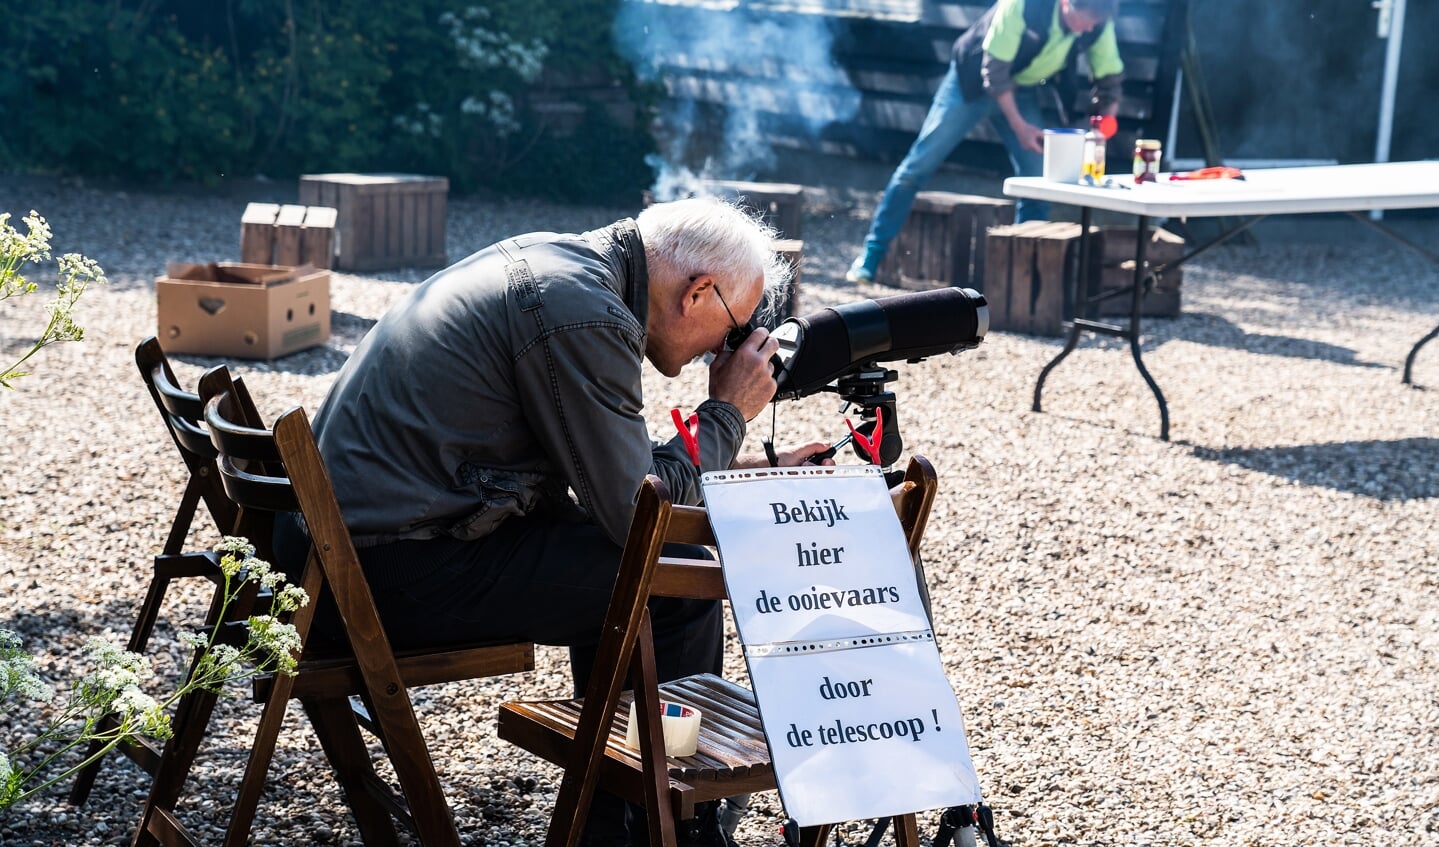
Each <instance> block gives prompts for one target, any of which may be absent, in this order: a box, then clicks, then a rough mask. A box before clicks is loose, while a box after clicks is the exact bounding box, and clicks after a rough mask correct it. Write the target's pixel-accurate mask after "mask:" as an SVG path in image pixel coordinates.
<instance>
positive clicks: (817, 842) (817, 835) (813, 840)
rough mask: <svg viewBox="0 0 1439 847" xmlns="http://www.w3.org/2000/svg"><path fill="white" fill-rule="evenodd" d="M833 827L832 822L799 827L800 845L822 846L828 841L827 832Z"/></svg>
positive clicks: (809, 846)
mask: <svg viewBox="0 0 1439 847" xmlns="http://www.w3.org/2000/svg"><path fill="white" fill-rule="evenodd" d="M833 829H834V824H828V823H826V824H820V825H819V826H805V827H800V830H799V843H800V847H824V845H825V843H826V842H828V841H829V834H830V832H831V831H832V830H833Z"/></svg>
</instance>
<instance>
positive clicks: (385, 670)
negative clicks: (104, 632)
mask: <svg viewBox="0 0 1439 847" xmlns="http://www.w3.org/2000/svg"><path fill="white" fill-rule="evenodd" d="M200 396H201V398H202V399H203V400H204V403H205V425H206V427H207V428H208V429H209V432H210V440H211V443H212V444H213V445H214V446H215V449H216V453H217V456H216V464H217V467H218V469H219V474H220V479H221V482H222V483H223V486H224V490H225V493H226V494H227V495H228V496H229V498H230V499H231V500H233V501H234V502H235V503H236V504H237V505H239V506H240V507H241V509H244V510H255V511H266V512H292V511H297V512H299V513H300V514H301V516H302V517H303V518H304V521H305V524H306V527H307V528H308V531H309V535H310V541H311V544H310V552H309V555H308V557H307V560H306V563H305V565H304V568H303V569H302V571H301V572H300V574H299V575H298V576H299V579H298V580H294V579H292V580H291V581H292V582H294V583H295V584H298V585H299V586H300V587H301V588H303V589H304V590H305V592H306V593H307V594H308V595H309V596H310V598H311V601H312V602H310V603H309V604H307V605H306V606H303V607H301V608H300V609H299V610H297V611H296V612H295V613H294V615H293V617H292V619H291V623H292V624H293V625H294V627H295V629H296V631H297V632H298V633H299V635H300V639H301V642H302V644H304V643H306V642H307V641H308V636H309V632H310V626H311V623H312V622H313V620H314V613H315V608H316V606H317V605H319V603H318V601H319V599H320V597H321V594H322V592H323V591H328V592H329V593H330V594H331V595H332V596H333V597H334V600H335V604H336V606H337V607H338V608H339V612H340V618H341V620H342V622H343V627H344V631H345V636H346V639H347V640H348V642H349V646H350V649H351V650H352V651H353V654H354V660H355V663H356V664H357V665H358V666H359V669H360V675H361V677H362V679H363V681H364V689H365V691H364V697H365V702H366V705H367V706H368V707H369V709H370V712H371V716H372V717H373V720H374V723H375V724H376V725H377V726H378V727H379V731H380V736H381V738H382V739H384V742H385V747H386V750H387V752H388V753H389V756H390V761H391V764H392V765H393V766H394V768H395V771H396V772H397V775H398V776H399V780H400V783H401V785H402V787H403V788H404V793H405V800H406V802H407V803H408V805H409V812H410V815H411V816H412V817H413V819H414V821H415V823H416V825H417V826H418V827H419V828H420V831H421V836H422V840H426V839H425V836H426V831H427V829H429V830H430V831H432V832H433V833H434V837H435V838H437V839H438V840H439V841H448V840H450V838H451V837H452V836H453V833H454V823H453V820H452V818H451V815H450V811H449V808H448V806H447V805H446V802H445V799H444V794H443V791H442V790H441V788H440V784H439V780H438V777H437V776H436V774H435V769H434V762H433V760H432V759H431V757H430V753H429V748H428V746H427V745H426V744H425V741H424V737H423V736H422V735H421V733H420V729H419V723H418V722H417V720H416V718H415V712H414V708H413V706H412V704H411V701H410V695H409V691H408V689H407V688H406V683H405V681H404V679H403V678H402V676H401V673H400V669H399V665H398V663H397V661H396V657H395V653H394V651H393V650H392V648H391V646H390V642H389V639H388V637H387V636H386V635H385V630H384V627H383V625H382V624H381V622H380V617H379V612H378V611H377V609H376V608H375V602H374V595H373V594H372V593H371V591H370V587H369V583H368V582H367V581H366V580H365V576H364V573H363V571H362V570H361V567H360V561H359V556H358V555H357V554H356V552H355V546H354V542H353V540H352V539H351V538H350V533H349V530H348V529H347V528H346V526H345V521H344V517H343V515H342V513H341V511H340V505H339V502H338V501H337V500H336V498H335V492H334V487H333V485H332V484H331V482H330V477H329V474H328V472H327V471H326V470H325V464H324V461H323V459H322V458H321V456H320V450H319V447H318V445H317V444H316V443H315V434H314V431H313V430H312V429H311V428H310V421H309V419H308V418H307V417H306V415H305V411H304V409H301V408H299V407H295V408H292V409H290V410H289V411H287V412H285V413H284V414H282V415H280V416H279V417H278V418H277V419H276V421H275V425H274V428H273V429H264V428H260V427H255V426H252V425H251V424H250V423H249V419H248V418H247V410H246V408H245V405H244V401H243V398H242V397H241V396H240V395H239V394H238V393H237V392H236V391H235V389H234V385H233V383H232V382H231V380H230V377H229V374H228V372H226V371H225V370H223V369H221V368H216V369H213V370H211V371H208V372H207V373H206V374H205V375H204V376H203V377H201V379H200ZM293 576H294V575H293V574H292V577H293ZM302 650H303V648H302ZM304 668H305V664H304V662H303V661H302V663H301V670H300V673H301V674H303V673H305V669H304ZM294 684H295V683H294V680H293V679H291V678H288V677H279V678H276V679H275V680H274V681H273V683H272V687H271V689H270V698H271V700H274V699H275V698H276V697H280V698H288V697H289V696H290V691H292V690H293V686H294ZM252 766H254V760H253V759H252ZM267 766H268V760H266V762H264V763H263V766H262V769H263V767H267ZM248 780H249V777H248V775H247V782H248ZM247 802H248V801H247ZM237 814H238V813H237ZM252 814H253V809H249V810H246V816H248V815H252Z"/></svg>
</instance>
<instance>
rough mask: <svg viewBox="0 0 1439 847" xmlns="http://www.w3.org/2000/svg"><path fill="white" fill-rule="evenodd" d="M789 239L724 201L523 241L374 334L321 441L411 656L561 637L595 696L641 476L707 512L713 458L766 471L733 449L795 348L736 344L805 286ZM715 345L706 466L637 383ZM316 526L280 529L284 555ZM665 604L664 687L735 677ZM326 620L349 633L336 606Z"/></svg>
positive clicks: (762, 336)
mask: <svg viewBox="0 0 1439 847" xmlns="http://www.w3.org/2000/svg"><path fill="white" fill-rule="evenodd" d="M773 236H774V233H773V232H772V231H771V230H770V229H769V228H768V227H766V226H764V225H763V224H762V223H760V222H759V221H757V220H755V219H754V218H752V217H751V216H749V215H748V214H747V213H745V212H743V211H741V210H740V209H739V208H737V207H735V206H732V205H729V204H727V203H724V202H721V201H719V200H715V199H689V200H680V201H676V202H673V203H661V204H656V205H653V206H651V207H649V208H648V209H646V210H644V211H643V212H642V213H641V214H640V215H639V217H638V219H637V220H629V219H626V220H622V221H619V222H617V223H615V224H612V225H610V226H608V227H605V228H603V229H597V230H593V231H591V232H586V233H582V234H556V233H531V234H528V235H520V236H516V237H514V238H510V239H508V240H505V241H501V242H499V243H498V244H495V245H492V246H490V247H487V248H485V249H484V250H481V251H480V252H478V253H475V254H474V255H472V256H469V257H468V258H466V259H464V260H463V261H461V262H459V263H457V264H455V265H453V266H451V267H449V268H446V269H445V270H443V271H440V272H439V273H437V274H436V275H434V276H433V277H431V278H430V279H428V280H426V281H425V282H424V283H423V284H421V285H420V286H419V287H418V288H416V289H415V290H414V291H413V292H412V293H411V294H410V295H409V296H408V297H407V298H406V299H405V300H404V301H403V302H401V303H400V304H398V305H397V306H395V307H394V308H393V309H392V310H391V311H390V312H388V313H387V314H386V315H385V316H384V317H383V318H381V320H380V321H379V322H378V323H377V324H376V325H375V327H374V328H373V329H371V330H370V332H369V333H368V334H367V335H366V336H365V338H364V340H363V341H362V342H361V343H360V345H359V347H358V348H357V349H356V350H355V352H354V355H352V356H351V357H350V359H349V360H348V361H347V362H346V364H345V366H344V367H343V369H342V370H341V371H340V373H339V375H338V377H337V379H336V381H335V384H334V385H333V387H332V388H331V389H330V391H329V394H328V395H327V396H326V398H325V401H324V403H323V404H322V406H321V407H320V410H319V413H318V415H317V416H316V418H315V430H316V432H317V435H318V438H319V443H320V449H321V452H322V453H323V454H324V458H325V463H326V465H327V466H328V468H329V470H330V474H331V477H332V480H333V482H334V488H335V491H336V493H337V495H338V496H339V499H340V505H341V507H342V510H343V512H344V514H345V520H346V523H347V524H348V526H349V528H350V531H351V533H352V534H353V536H354V538H355V542H356V545H357V547H358V548H359V554H360V559H361V562H362V566H363V568H364V571H365V575H366V578H367V579H368V580H369V582H370V585H371V588H372V589H373V591H374V595H375V601H376V604H377V605H378V607H379V612H380V617H381V619H382V621H383V622H384V625H385V629H386V632H387V634H388V635H389V638H390V640H391V642H392V643H393V644H394V645H395V646H396V647H397V648H406V647H421V646H436V645H444V644H469V643H475V642H480V641H489V640H495V641H499V640H515V641H532V642H535V643H540V644H551V645H563V646H567V647H569V648H570V659H571V668H572V670H573V673H574V684H575V690H576V691H577V692H579V693H583V692H584V690H585V686H586V684H587V682H588V679H589V676H590V673H591V670H592V667H591V666H592V664H593V660H594V651H595V646H596V644H597V642H598V640H599V636H600V629H601V624H602V622H603V619H604V613H605V609H606V606H607V604H608V602H609V598H610V593H611V589H612V588H613V586H614V581H615V577H616V574H617V572H618V568H619V560H620V553H621V549H622V547H623V544H624V541H625V536H626V534H627V532H628V528H629V522H630V518H631V516H632V514H633V510H634V497H635V493H636V492H637V491H638V490H639V486H640V482H641V481H642V480H643V478H644V476H645V475H646V474H650V473H653V474H656V475H657V476H659V477H661V478H662V479H663V480H664V481H665V483H666V485H667V487H668V489H669V491H670V493H671V495H672V496H673V497H674V498H675V500H676V501H677V502H681V503H689V504H695V503H698V502H699V499H700V485H699V477H700V474H701V473H702V472H703V471H708V470H720V469H725V468H732V467H738V466H746V465H755V464H758V463H760V462H763V461H764V460H763V459H762V458H759V457H747V458H741V457H740V456H739V455H738V453H739V449H740V446H741V443H742V442H743V441H744V437H745V425H746V421H748V420H750V419H752V418H753V417H754V416H755V415H757V414H759V412H760V411H761V410H763V409H764V407H765V406H766V405H767V404H768V403H769V401H770V399H771V398H772V397H773V396H774V392H775V387H776V386H775V381H774V378H773V374H772V373H771V370H770V368H771V366H770V357H771V356H772V355H773V354H774V352H775V351H776V349H777V348H778V344H777V342H776V341H775V340H774V339H772V338H770V337H769V334H768V333H767V332H766V331H765V330H764V329H763V328H758V329H756V330H754V331H753V333H751V334H750V335H749V337H748V338H747V339H745V340H744V341H743V343H741V344H739V345H738V346H737V347H736V349H734V350H727V349H725V344H724V341H725V338H726V335H727V334H728V333H729V332H730V331H731V330H732V329H734V328H736V327H738V326H740V325H742V324H744V323H746V322H748V321H749V320H750V318H751V316H752V315H753V314H754V313H755V311H756V310H757V309H758V308H759V307H760V305H761V303H762V302H763V301H764V297H765V292H766V290H769V289H774V288H777V287H780V286H783V285H786V284H787V283H788V282H789V278H790V272H789V269H788V267H787V266H785V265H784V264H783V262H782V261H781V260H780V259H779V258H778V257H777V256H776V254H775V253H774V250H773V248H772V246H771V240H772V238H773ZM706 353H713V354H714V358H713V360H712V361H711V362H710V364H709V371H710V374H709V397H708V398H707V399H705V400H704V401H703V402H701V403H700V404H699V405H698V406H697V407H695V409H694V412H695V413H696V414H697V415H698V418H699V427H698V458H697V460H696V459H695V458H694V457H692V454H691V453H690V451H689V449H688V448H687V447H686V445H685V441H684V439H683V438H682V437H680V436H679V435H676V437H674V438H671V439H669V440H668V441H665V442H654V441H652V440H651V438H650V435H649V433H648V430H647V427H646V424H645V419H644V417H643V415H642V412H643V409H644V397H643V391H642V385H641V374H642V367H643V362H644V360H645V359H648V360H649V361H650V362H651V364H653V365H654V367H655V368H656V369H657V370H658V371H659V372H660V373H662V374H664V375H665V376H667V377H674V376H676V375H678V374H679V372H680V369H681V368H683V367H684V366H685V365H686V364H688V363H690V362H692V361H694V360H695V359H697V358H700V357H702V356H703V355H704V354H706ZM686 417H688V415H686ZM826 446H827V445H825V444H824V443H823V442H814V443H811V444H807V445H804V446H802V447H800V448H798V449H795V450H790V451H787V452H783V453H781V454H780V456H779V460H780V464H783V465H797V464H800V463H801V462H803V461H805V460H806V459H808V458H809V457H810V456H812V455H813V454H815V453H819V452H821V451H823V450H824V449H825V447H826ZM304 533H305V529H304V527H303V526H302V525H301V524H300V522H299V521H298V520H293V521H292V520H282V521H280V522H279V526H278V528H277V530H276V538H275V542H276V543H275V550H276V556H277V558H278V559H280V561H281V562H282V563H283V564H284V565H285V566H288V567H296V566H298V564H299V560H300V559H301V557H303V556H304V554H305V550H306V548H307V543H306V540H305V537H304ZM650 612H651V616H652V621H653V629H654V641H655V648H656V660H657V664H658V670H659V674H660V678H661V679H662V680H665V679H673V678H678V677H683V676H688V675H691V674H696V673H719V672H720V669H721V647H722V642H723V631H722V618H721V607H720V605H719V604H718V603H715V602H710V601H698V600H684V599H676V598H656V599H655V600H653V601H652V602H651V609H650ZM315 626H316V631H317V632H319V633H320V634H322V635H323V634H324V633H326V632H327V631H328V632H330V633H334V632H337V626H338V619H337V616H336V615H335V613H334V609H333V605H331V606H329V607H328V609H327V608H326V607H325V606H323V605H322V607H321V608H320V609H319V610H318V612H317V618H316V623H315ZM625 817H626V809H625V806H624V804H623V803H622V802H620V801H619V800H618V799H617V798H614V797H597V798H596V804H595V807H594V810H593V812H592V813H591V818H590V825H589V827H588V829H587V831H586V843H588V844H593V845H608V844H617V845H622V844H626V843H627V842H628V835H627V825H626V821H625Z"/></svg>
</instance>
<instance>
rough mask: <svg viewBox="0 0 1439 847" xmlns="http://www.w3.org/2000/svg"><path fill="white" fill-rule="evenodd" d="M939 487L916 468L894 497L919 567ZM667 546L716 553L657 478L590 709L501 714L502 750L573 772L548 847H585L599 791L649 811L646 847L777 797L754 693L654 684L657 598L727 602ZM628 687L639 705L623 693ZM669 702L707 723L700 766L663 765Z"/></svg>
mask: <svg viewBox="0 0 1439 847" xmlns="http://www.w3.org/2000/svg"><path fill="white" fill-rule="evenodd" d="M937 487H938V483H937V481H936V478H935V474H934V468H933V467H931V466H930V464H929V462H928V461H926V460H925V459H923V458H921V457H917V456H916V457H914V458H913V459H911V460H910V464H909V468H908V470H907V471H906V474H905V477H904V480H903V481H902V482H901V483H900V484H899V485H897V486H895V487H894V488H893V489H891V496H892V499H893V500H894V504H895V509H896V511H898V513H899V516H900V521H901V524H902V525H903V527H904V531H905V537H906V539H907V540H908V543H909V551H910V555H911V557H912V558H913V557H917V556H918V554H919V545H920V542H921V540H922V538H923V536H924V528H925V523H926V522H927V521H928V518H929V510H930V507H931V505H932V504H933V503H934V495H935V491H936V490H937ZM669 543H680V544H696V545H704V546H713V545H714V543H715V539H714V534H713V531H712V529H711V528H710V524H709V518H708V516H707V514H706V512H705V510H704V509H701V508H695V507H692V506H675V505H672V504H671V503H670V502H669V497H668V494H667V492H666V491H665V488H664V484H663V482H661V481H660V480H659V479H658V478H656V477H653V476H651V477H649V478H647V479H646V480H645V483H644V485H643V486H642V487H641V489H640V494H639V498H638V501H637V504H636V508H635V515H634V519H633V521H632V522H631V524H630V532H629V536H628V538H627V540H626V543H625V550H624V554H623V556H622V558H621V561H620V570H619V576H618V578H617V580H616V583H615V590H614V594H613V595H612V597H611V600H610V606H609V610H608V612H607V615H606V618H605V628H604V635H603V637H602V639H601V641H600V644H599V648H598V652H597V655H596V658H595V671H594V675H593V676H592V678H591V680H590V684H589V687H588V689H587V690H586V692H585V697H584V699H583V700H578V699H574V700H550V701H514V702H508V703H504V704H502V705H501V706H500V714H499V736H500V737H501V738H503V739H505V740H506V741H509V742H511V743H514V744H517V745H519V746H520V747H523V748H525V749H526V750H529V751H530V752H532V753H534V754H536V755H538V756H540V757H542V758H544V759H547V760H549V761H551V762H554V763H555V764H558V765H560V766H562V767H564V769H565V773H564V778H563V780H562V781H561V783H560V791H559V796H558V797H557V798H556V800H555V810H554V813H553V817H552V818H551V820H550V829H549V834H548V835H547V837H546V841H545V843H546V845H547V846H548V847H575V845H576V844H578V843H579V839H580V835H581V832H582V830H583V828H584V823H585V819H586V817H587V815H588V812H589V808H590V803H591V800H592V799H593V797H594V792H595V790H596V789H598V788H603V789H604V790H606V791H609V792H610V793H612V794H616V795H619V796H621V797H624V798H625V799H626V800H629V801H630V802H632V803H636V804H639V805H641V806H643V807H644V808H645V809H646V812H647V814H646V817H647V820H648V826H649V843H650V844H651V845H662V847H674V845H675V820H676V818H679V819H688V818H692V817H694V815H695V805H696V804H697V803H704V802H709V801H713V800H718V799H720V798H723V797H732V796H735V795H739V794H749V793H753V792H755V791H765V790H770V789H773V788H774V787H775V776H774V769H773V767H772V766H771V763H770V756H769V747H768V745H767V744H766V742H765V736H764V731H763V729H762V727H761V725H760V720H759V712H758V710H757V708H756V706H755V700H754V695H753V694H752V693H751V692H750V691H749V690H748V689H746V688H744V687H743V686H740V685H736V684H734V683H732V682H728V681H726V680H723V679H720V678H719V677H716V676H713V675H711V674H703V675H699V676H692V677H687V678H685V679H681V680H676V681H674V682H668V683H664V684H657V682H656V674H655V655H654V642H653V640H652V637H651V632H650V620H649V612H648V609H647V607H646V604H647V603H648V601H649V598H650V597H693V598H706V599H715V600H718V599H724V598H725V585H724V579H723V576H722V574H721V571H720V567H719V564H718V563H716V562H713V561H709V560H705V559H679V558H673V557H666V556H663V555H662V554H661V548H662V547H663V546H664V545H665V544H669ZM627 679H628V680H629V682H631V683H632V684H633V686H634V688H633V693H632V694H626V693H624V692H622V689H624V688H625V684H626V680H627ZM661 699H663V700H667V701H670V702H675V703H680V704H683V705H687V706H693V707H695V708H697V709H699V710H700V713H701V714H702V715H704V721H703V722H702V723H701V725H700V735H699V748H698V749H697V751H696V752H695V755H693V756H686V757H684V758H671V757H667V756H666V755H665V745H664V738H663V735H662V732H661V727H660V721H659V718H658V715H659V702H660V700H661ZM631 701H633V702H634V703H635V704H636V705H635V715H636V718H637V720H638V724H639V725H638V735H639V739H640V749H639V750H638V751H635V750H631V749H630V748H629V747H627V746H626V745H625V735H626V731H627V729H628V712H629V703H630V702H631ZM895 823H896V826H895V833H896V841H897V843H898V845H899V847H918V845H919V834H918V829H917V826H916V823H915V817H914V815H912V814H911V815H903V816H900V817H899V818H896V820H895ZM830 829H831V827H830V826H828V825H826V826H818V827H807V828H804V829H802V830H801V832H800V840H801V843H802V844H806V845H811V847H818V845H821V844H823V843H824V842H825V841H826V840H827V839H828V837H829V833H830Z"/></svg>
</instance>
